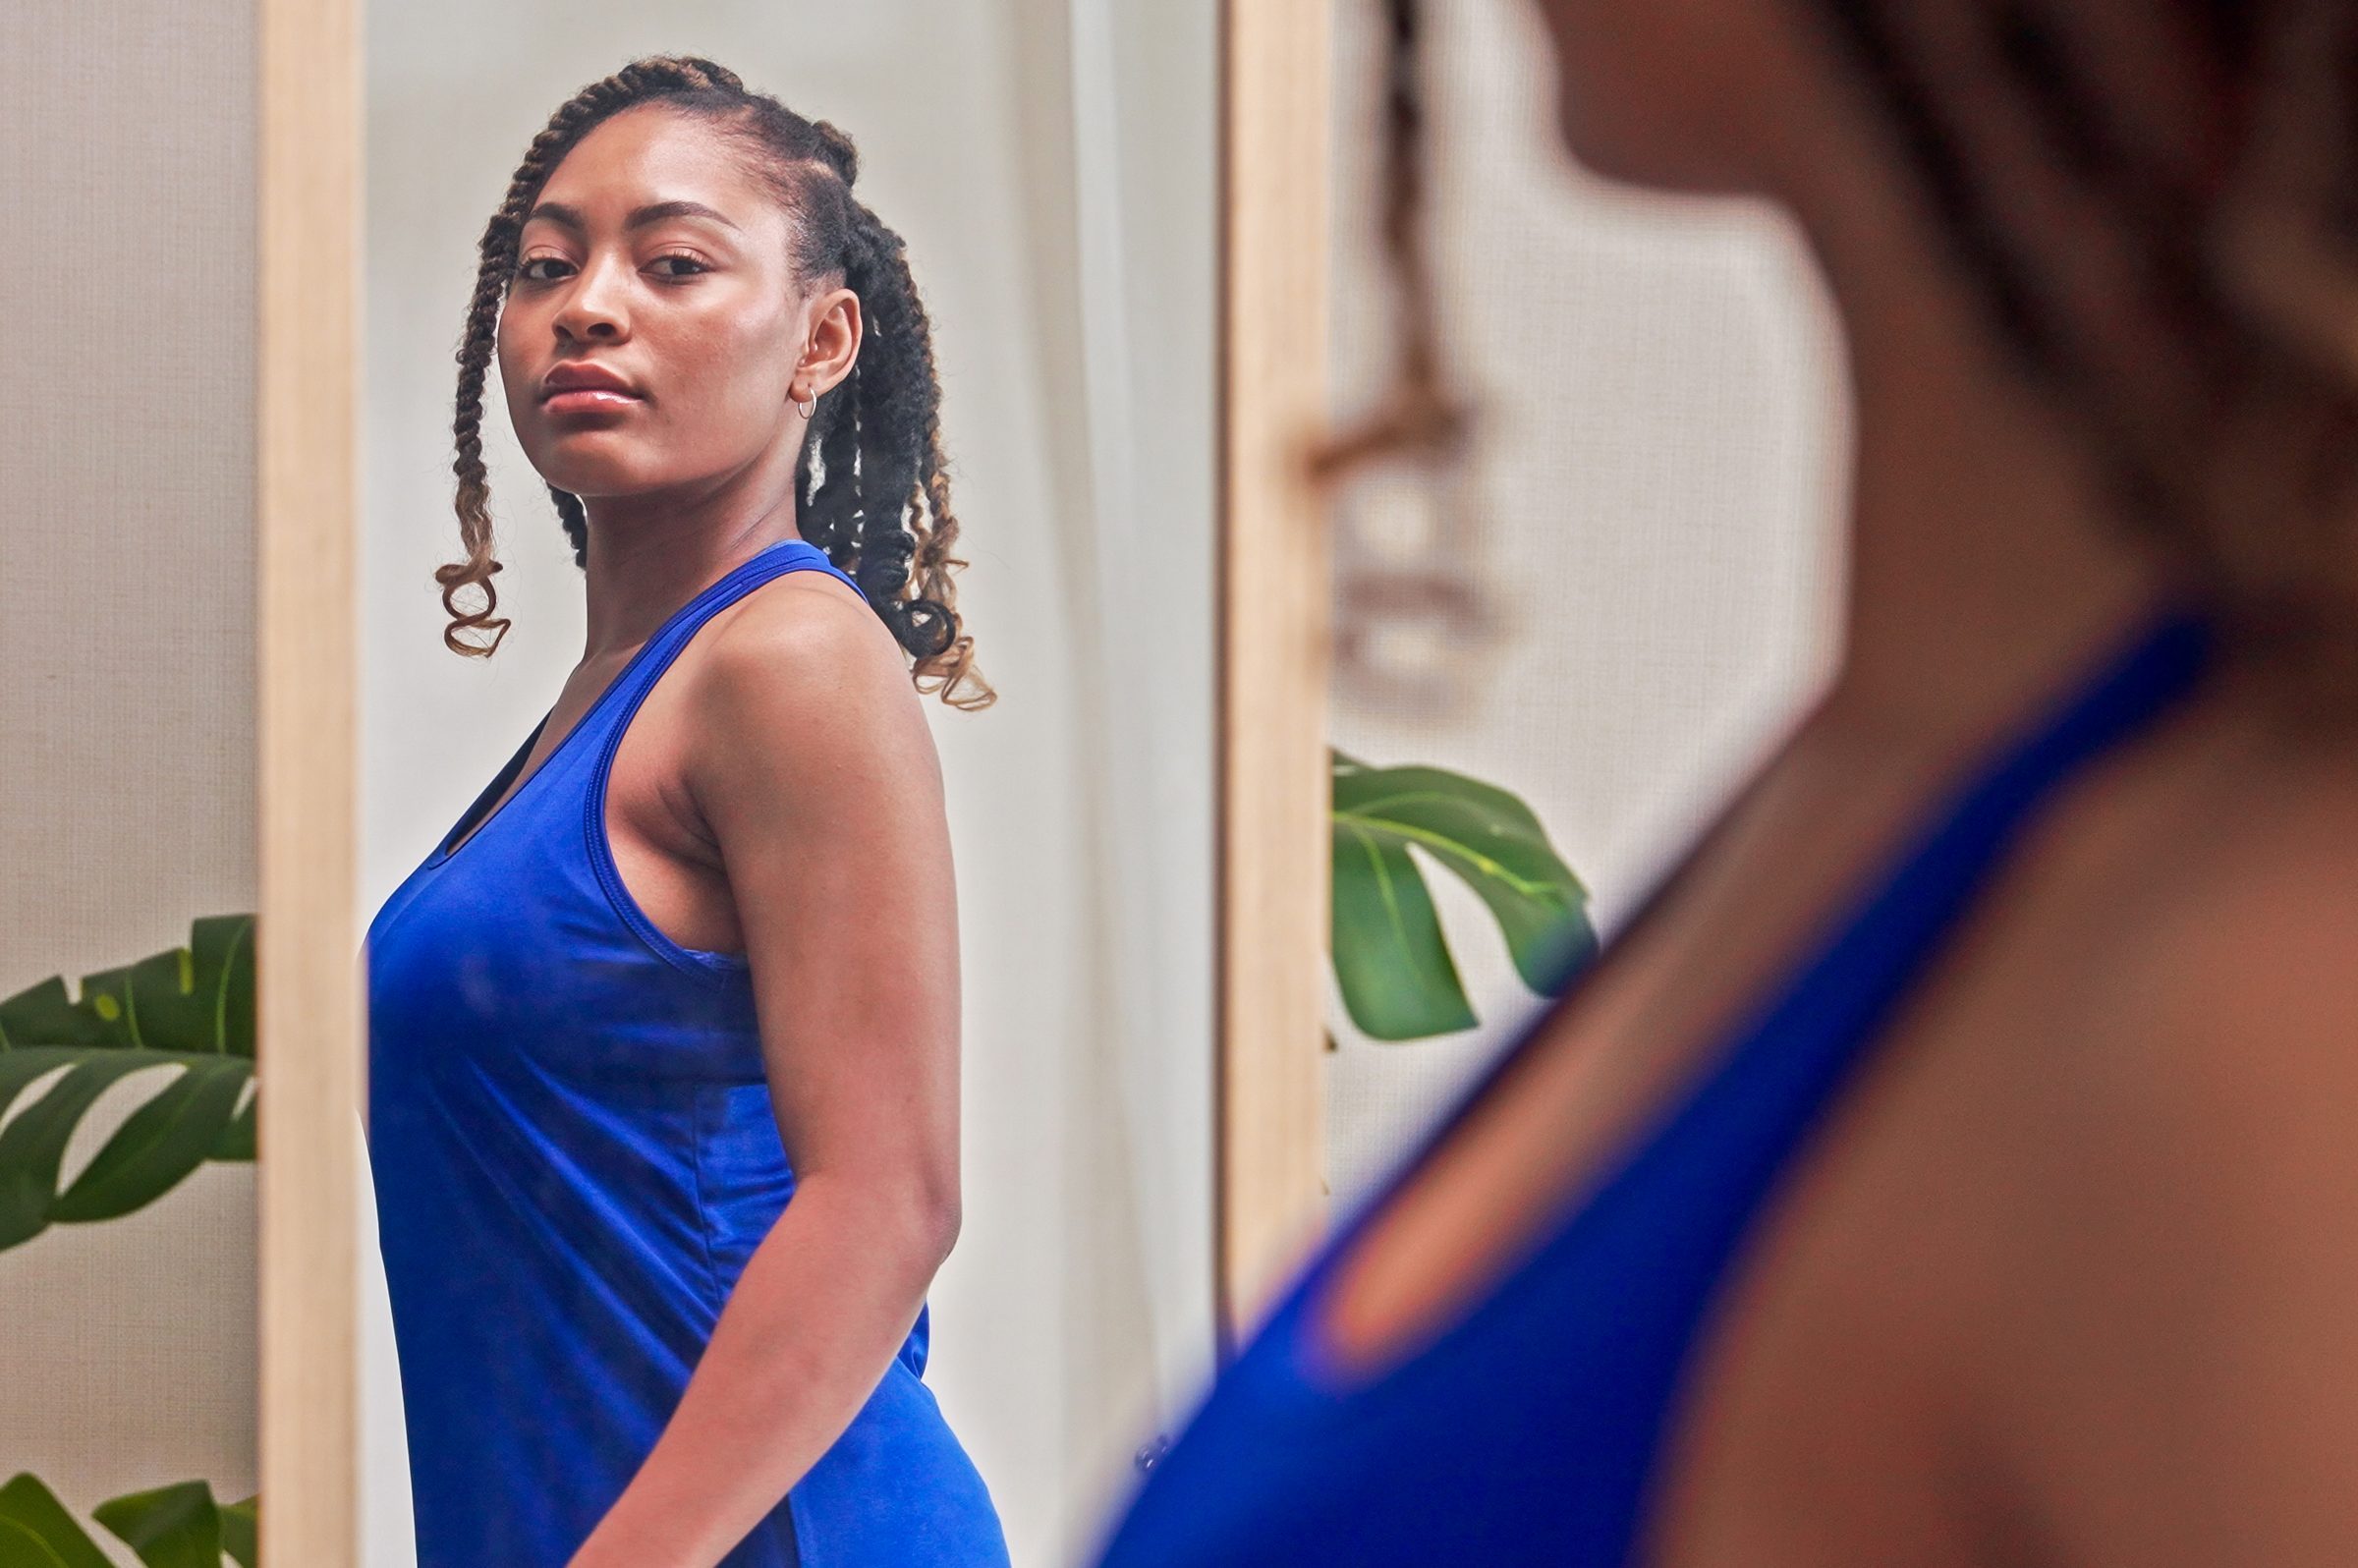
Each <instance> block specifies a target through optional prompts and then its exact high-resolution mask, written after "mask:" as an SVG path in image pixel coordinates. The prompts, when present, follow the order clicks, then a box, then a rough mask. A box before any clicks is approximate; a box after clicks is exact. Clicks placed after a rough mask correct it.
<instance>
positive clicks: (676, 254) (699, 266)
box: [655, 251, 712, 278]
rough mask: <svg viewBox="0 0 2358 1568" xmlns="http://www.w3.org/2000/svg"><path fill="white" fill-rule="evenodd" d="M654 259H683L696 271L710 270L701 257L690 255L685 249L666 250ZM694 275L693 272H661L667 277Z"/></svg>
mask: <svg viewBox="0 0 2358 1568" xmlns="http://www.w3.org/2000/svg"><path fill="white" fill-rule="evenodd" d="M655 259H656V260H657V261H685V262H687V263H688V264H689V265H690V266H692V267H694V268H695V269H696V271H697V272H709V271H711V270H712V269H711V268H710V267H709V266H706V265H705V264H704V262H703V260H702V258H701V257H698V256H693V255H690V254H688V253H687V252H685V251H666V252H663V253H662V254H661V255H659V256H657V257H655ZM695 275H696V273H695V272H666V273H664V274H663V276H664V277H667V278H688V277H694V276H695Z"/></svg>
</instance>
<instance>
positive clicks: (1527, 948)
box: [1334, 767, 1597, 995]
mask: <svg viewBox="0 0 2358 1568" xmlns="http://www.w3.org/2000/svg"><path fill="white" fill-rule="evenodd" d="M1334 811H1335V814H1336V816H1337V817H1338V818H1347V819H1349V820H1350V821H1351V822H1353V823H1354V824H1356V825H1358V826H1360V827H1361V828H1363V829H1364V830H1366V831H1368V832H1370V833H1375V834H1380V835H1384V836H1387V837H1390V838H1395V839H1397V840H1399V841H1400V842H1402V843H1404V844H1414V845H1416V846H1417V847H1418V848H1419V849H1422V850H1424V851H1425V852H1426V853H1428V854H1430V855H1432V857H1433V858H1434V859H1435V860H1436V861H1438V862H1439V863H1440V864H1441V865H1443V866H1445V867H1447V868H1449V869H1450V871H1451V872H1453V873H1454V874H1455V875H1456V876H1457V877H1458V879H1459V880H1461V881H1463V882H1464V883H1465V884H1466V885H1467V886H1468V887H1470V888H1472V889H1473V891H1474V892H1475V894H1476V895H1477V896H1478V897H1480V898H1481V899H1482V901H1483V903H1484V904H1485V905H1486V906H1487V907H1488V910H1489V912H1490V916H1491V918H1492V919H1493V920H1495V921H1496V922H1497V923H1498V927H1499V931H1500V933H1501V934H1502V935H1503V936H1504V937H1505V938H1506V943H1507V951H1508V953H1509V954H1510V956H1511V957H1512V958H1513V960H1514V964H1515V972H1516V974H1518V975H1519V976H1521V977H1522V980H1523V983H1524V984H1526V985H1528V986H1530V987H1531V988H1532V989H1533V990H1534V991H1537V992H1540V993H1541V994H1543V995H1550V994H1553V993H1554V992H1555V991H1556V990H1558V989H1560V988H1561V987H1562V985H1563V983H1564V981H1565V980H1567V979H1569V978H1570V975H1571V973H1572V971H1573V970H1574V969H1575V968H1576V967H1577V966H1578V965H1579V964H1581V963H1583V962H1585V961H1586V960H1587V958H1588V957H1589V956H1590V955H1591V954H1592V953H1594V951H1595V950H1596V945H1597V938H1596V932H1595V930H1594V928H1593V927H1592V926H1591V924H1590V923H1589V919H1588V889H1587V888H1585V887H1583V886H1582V885H1581V882H1580V879H1579V878H1578V877H1576V876H1574V875H1573V874H1572V869H1571V868H1570V867H1568V866H1566V865H1565V864H1564V862H1563V860H1562V859H1561V858H1560V857H1559V856H1558V855H1557V854H1556V853H1555V850H1554V848H1553V847H1552V846H1551V845H1550V844H1549V843H1548V842H1547V834H1546V830H1545V829H1544V828H1543V827H1542V826H1541V825H1540V821H1539V818H1538V817H1537V816H1536V815H1534V814H1533V813H1532V811H1531V808H1530V807H1528V806H1526V805H1525V804H1524V803H1523V802H1522V801H1520V800H1518V799H1516V798H1515V797H1514V796H1513V795H1510V794H1508V793H1507V792H1506V791H1505V790H1502V789H1499V788H1498V787H1497V786H1495V785H1491V784H1486V783H1483V782H1482V781H1481V780H1479V779H1473V778H1469V777H1467V776H1466V775H1464V774H1462V773H1453V772H1450V771H1448V770H1447V769H1444V768H1436V767H1389V768H1368V767H1358V768H1353V769H1349V770H1343V771H1338V772H1337V773H1336V774H1335V777H1334Z"/></svg>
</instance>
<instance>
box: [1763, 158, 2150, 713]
mask: <svg viewBox="0 0 2358 1568" xmlns="http://www.w3.org/2000/svg"><path fill="white" fill-rule="evenodd" d="M1827 178H1828V181H1829V184H1827V185H1826V186H1825V191H1826V194H1827V196H1828V200H1827V201H1826V202H1825V205H1824V209H1823V211H1822V212H1813V211H1812V210H1811V207H1810V204H1809V203H1808V202H1806V201H1797V202H1796V205H1797V206H1799V207H1800V208H1801V209H1802V210H1803V212H1804V224H1805V227H1806V228H1807V229H1808V230H1809V232H1810V235H1811V239H1812V241H1813V244H1814V246H1815V249H1816V251H1817V253H1818V255H1819V258H1820V260H1821V262H1822V263H1823V265H1824V267H1825V275H1826V278H1827V280H1828V282H1829V284H1830V286H1831V287H1832V290H1833V293H1834V296H1835V299H1836V301H1837V303H1838V306H1839V310H1840V315H1841V319H1842V321H1843V323H1844V325H1845V329H1846V331H1847V334H1848V336H1847V342H1846V347H1847V351H1848V366H1849V372H1850V378H1851V389H1852V392H1853V394H1854V407H1855V409H1856V410H1857V415H1856V423H1855V448H1854V451H1853V455H1852V467H1851V481H1852V493H1851V498H1850V519H1849V522H1850V552H1849V560H1850V575H1849V582H1848V585H1847V589H1846V595H1845V600H1844V604H1843V613H1842V639H1843V642H1842V650H1841V654H1840V658H1839V660H1838V663H1837V667H1836V672H1835V675H1834V678H1833V680H1832V682H1831V684H1830V686H1829V688H1828V690H1827V694H1826V696H1825V700H1824V701H1823V702H1822V703H1821V704H1820V706H1819V708H1818V709H1817V710H1816V711H1815V712H1814V713H1813V715H1812V717H1811V720H1810V725H1811V727H1812V728H1814V729H1816V730H1818V731H1819V732H1820V733H1832V734H1837V735H1841V736H1844V737H1847V738H1851V739H1865V740H1868V741H1870V742H1873V743H1875V744H1878V745H1881V746H1882V747H1884V748H1896V749H1898V750H1900V751H1902V752H1904V753H1907V754H1910V755H1913V756H1955V755H1957V754H1959V753H1961V752H1965V751H1969V750H1972V749H1975V748H1978V747H1980V746H1982V745H1985V744H1987V742H1988V741H1989V740H1990V738H1992V737H1993V736H1994V735H1996V734H1998V733H2001V732H2003V731H2005V730H2007V729H2009V728H2011V727H2012V726H2013V725H2015V724H2017V723H2019V722H2020V715H2021V713H2022V711H2023V710H2024V708H2025V707H2026V706H2028V705H2030V704H2033V703H2036V702H2038V701H2040V700H2043V699H2045V698H2046V697H2047V696H2048V695H2049V694H2050V693H2052V692H2053V690H2054V689H2055V687H2056V686H2057V684H2058V683H2060V682H2062V681H2066V680H2068V679H2070V678H2071V677H2072V676H2073V675H2074V674H2076V673H2077V671H2078V670H2079V668H2080V667H2081V666H2082V665H2084V664H2085V663H2086V662H2087V661H2088V660H2090V659H2092V658H2094V657H2096V656H2098V655H2099V653H2100V652H2101V651H2102V650H2103V649H2104V648H2105V646H2106V645H2107V644H2111V643H2113V642H2114V641H2116V640H2117V639H2119V638H2121V637H2124V636H2126V635H2127V634H2128V632H2129V630H2130V629H2131V628H2132V627H2133V626H2134V624H2135V623H2136V622H2137V621H2139V620H2140V619H2141V618H2142V617H2144V616H2146V615H2148V614H2150V613H2152V612H2153V611H2154V610H2155V609H2156V608H2158V606H2159V604H2160V602H2161V597H2162V594H2163V591H2164V584H2163V579H2162V578H2161V574H2160V572H2159V571H2158V569H2157V567H2156V566H2155V564H2154V563H2153V562H2152V561H2151V560H2150V559H2149V558H2148V557H2147V556H2145V555H2144V554H2143V553H2142V552H2140V551H2139V550H2138V549H2136V548H2135V547H2134V546H2132V545H2131V544H2130V543H2129V542H2128V541H2127V540H2126V539H2125V538H2124V537H2123V536H2122V534H2121V531H2120V530H2119V528H2118V527H2117V526H2116V525H2115V524H2114V523H2113V522H2112V521H2111V518H2110V514H2109V512H2108V510H2107V508H2106V505H2105V500H2104V497H2103V494H2102V490H2101V487H2100V480H2099V478H2098V476H2097V474H2096V471H2095V466H2094V464H2093V463H2092V462H2091V460H2090V458H2089V455H2088V454H2087V452H2086V451H2085V450H2084V449H2083V448H2081V447H2079V446H2077V445H2075V444H2074V442H2075V440H2076V439H2077V436H2078V432H2077V431H2076V430H2074V429H2072V428H2071V427H2070V426H2069V422H2068V420H2066V418H2065V417H2064V416H2063V415H2062V414H2061V413H2060V412H2058V411H2057V410H2055V409H2054V408H2052V407H2051V406H2049V404H2048V403H2046V402H2045V401H2044V400H2043V399H2042V398H2041V397H2040V396H2039V395H2038V394H2037V392H2036V391H2035V389H2034V388H2032V387H2031V386H2030V385H2029V384H2028V383H2027V382H2026V381H2025V380H2024V379H2023V378H2022V376H2021V374H2020V372H2019V371H2018V370H2017V369H2016V368H2015V366H2014V365H2012V364H2010V363H2008V362H2007V361H2006V360H2005V358H2004V357H2003V353H2002V349H2001V346H2000V345H1999V344H1998V343H1997V342H1996V341H1995V332H1994V329H1993V327H1991V326H1990V325H1989V324H1987V322H1986V321H1985V319H1984V317H1983V313H1982V311H1981V308H1980V302H1979V300H1978V299H1977V298H1975V297H1974V296H1973V295H1972V294H1971V293H1970V280H1968V279H1965V278H1963V277H1962V276H1960V275H1959V274H1958V273H1957V272H1956V271H1955V269H1954V268H1953V266H1952V265H1950V264H1948V263H1947V262H1946V261H1945V260H1944V258H1943V256H1942V255H1941V253H1940V251H1939V249H1938V247H1937V246H1936V245H1934V244H1931V243H1929V242H1928V237H1927V235H1926V234H1925V232H1924V229H1925V227H1926V226H1925V225H1923V224H1922V223H1921V222H1919V221H1918V220H1916V219H1915V218H1914V217H1913V215H1912V211H1911V209H1910V208H1909V207H1908V205H1907V204H1906V203H1905V202H1904V201H1903V200H1902V199H1901V198H1900V194H1899V193H1898V192H1897V191H1895V190H1893V189H1892V187H1893V185H1894V184H1895V182H1893V181H1892V180H1891V179H1890V176H1889V174H1888V172H1887V171H1879V172H1878V177H1877V178H1874V179H1870V178H1869V177H1867V176H1865V175H1862V174H1861V172H1860V171H1859V170H1858V169H1857V168H1855V167H1854V168H1850V169H1845V170H1841V171H1840V176H1839V178H1835V177H1834V176H1831V175H1829V176H1828V177H1827ZM1879 188H1880V189H1881V193H1882V196H1883V200H1882V201H1881V202H1880V203H1879V202H1878V201H1876V200H1875V199H1873V198H1872V197H1866V196H1860V195H1858V193H1859V192H1860V191H1862V190H1865V191H1871V192H1872V191H1876V190H1878V189H1879Z"/></svg>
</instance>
